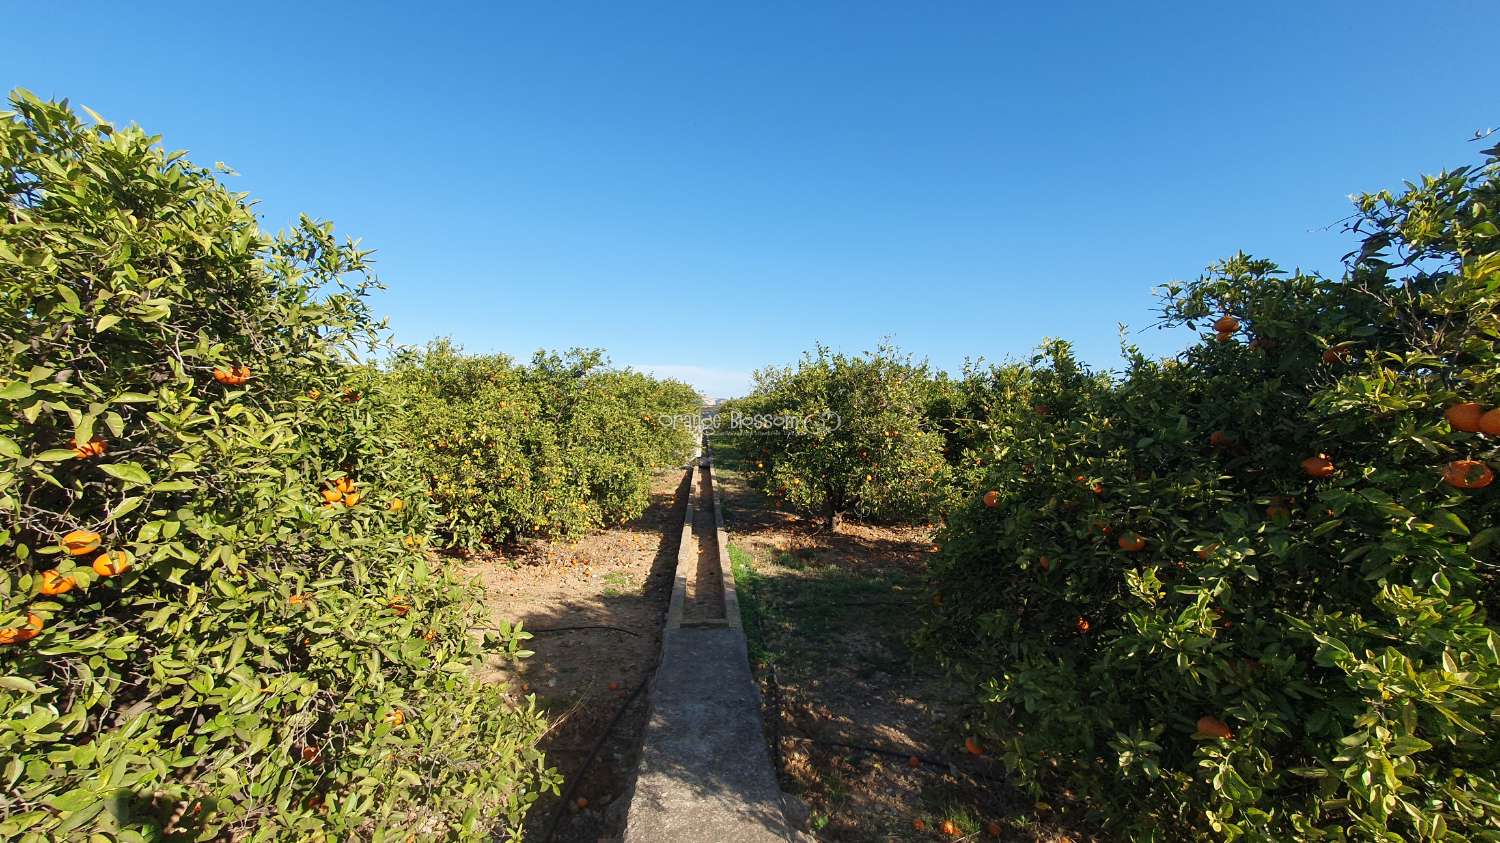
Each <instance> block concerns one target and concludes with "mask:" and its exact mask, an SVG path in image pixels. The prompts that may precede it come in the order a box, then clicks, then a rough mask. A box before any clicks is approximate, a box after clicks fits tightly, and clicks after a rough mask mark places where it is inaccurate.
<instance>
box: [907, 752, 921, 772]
mask: <svg viewBox="0 0 1500 843" xmlns="http://www.w3.org/2000/svg"><path fill="white" fill-rule="evenodd" d="M906 766H908V767H910V768H912V769H913V770H915V769H916V768H918V767H920V766H922V759H920V758H918V757H917V756H915V755H913V756H911V757H910V758H908V759H906Z"/></svg>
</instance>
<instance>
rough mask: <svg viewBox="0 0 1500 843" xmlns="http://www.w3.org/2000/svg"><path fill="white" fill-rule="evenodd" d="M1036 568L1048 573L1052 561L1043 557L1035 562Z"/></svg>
mask: <svg viewBox="0 0 1500 843" xmlns="http://www.w3.org/2000/svg"><path fill="white" fill-rule="evenodd" d="M1037 566H1038V567H1040V568H1041V569H1042V570H1043V571H1050V570H1052V560H1051V559H1048V558H1047V557H1045V556H1043V557H1042V558H1041V559H1040V560H1038V561H1037Z"/></svg>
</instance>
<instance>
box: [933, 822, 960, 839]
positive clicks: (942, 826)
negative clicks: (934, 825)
mask: <svg viewBox="0 0 1500 843" xmlns="http://www.w3.org/2000/svg"><path fill="white" fill-rule="evenodd" d="M938 831H941V832H942V833H943V834H946V835H948V836H949V837H957V836H958V835H959V834H960V833H961V832H960V831H959V830H958V826H956V825H954V824H953V820H943V821H942V822H940V823H938Z"/></svg>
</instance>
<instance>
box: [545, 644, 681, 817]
mask: <svg viewBox="0 0 1500 843" xmlns="http://www.w3.org/2000/svg"><path fill="white" fill-rule="evenodd" d="M655 674H656V668H654V667H653V668H651V670H649V671H647V673H646V678H645V679H643V680H641V684H639V685H637V686H635V690H634V691H631V692H630V698H629V699H627V700H625V704H624V705H622V706H620V708H619V710H618V711H616V712H615V716H614V717H612V718H610V721H609V725H608V726H606V727H604V732H603V733H602V734H601V735H599V740H597V741H595V742H594V748H593V749H591V750H589V755H588V757H587V758H585V759H583V764H581V765H579V767H578V770H577V771H576V772H574V773H573V778H572V780H570V781H569V782H568V784H567V785H566V786H565V787H564V788H563V793H562V804H560V805H558V806H557V810H556V811H555V812H553V814H552V821H551V822H550V823H548V824H547V835H546V836H545V837H543V838H542V841H543V843H552V836H553V835H555V834H557V824H558V823H560V822H562V817H563V814H564V813H566V812H567V810H568V806H569V805H571V804H573V791H574V790H575V789H576V788H577V787H578V783H579V782H580V781H582V780H583V774H584V773H586V772H588V769H589V767H590V766H591V765H592V764H593V763H594V759H595V758H598V757H599V750H601V749H603V748H604V742H605V741H606V740H608V739H609V735H610V733H611V732H613V731H614V730H615V725H616V724H618V723H619V722H620V718H621V717H623V716H624V715H625V712H627V711H629V710H630V707H631V706H632V705H634V704H635V698H636V697H638V696H640V695H641V691H643V690H645V688H646V686H647V685H648V684H650V682H651V677H652V676H654V675H655ZM624 797H625V794H623V793H622V794H620V795H619V796H617V797H615V798H616V799H623V798H624Z"/></svg>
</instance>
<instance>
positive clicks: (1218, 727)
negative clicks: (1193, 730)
mask: <svg viewBox="0 0 1500 843" xmlns="http://www.w3.org/2000/svg"><path fill="white" fill-rule="evenodd" d="M1198 731H1200V732H1202V733H1203V734H1205V735H1211V736H1212V737H1215V738H1223V739H1225V740H1228V739H1229V738H1232V737H1234V731H1233V730H1232V729H1230V728H1229V727H1228V726H1227V725H1225V724H1224V721H1222V720H1220V719H1219V718H1217V717H1214V716H1212V715H1208V714H1205V715H1203V716H1202V717H1199V718H1198Z"/></svg>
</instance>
